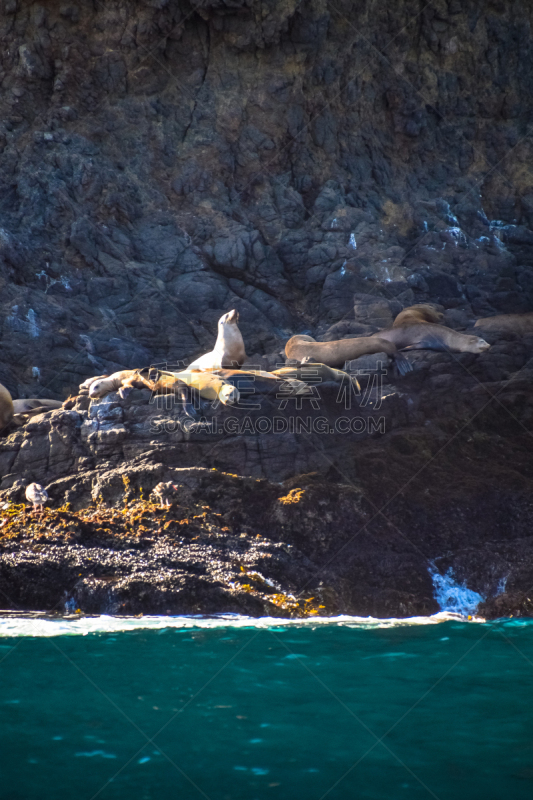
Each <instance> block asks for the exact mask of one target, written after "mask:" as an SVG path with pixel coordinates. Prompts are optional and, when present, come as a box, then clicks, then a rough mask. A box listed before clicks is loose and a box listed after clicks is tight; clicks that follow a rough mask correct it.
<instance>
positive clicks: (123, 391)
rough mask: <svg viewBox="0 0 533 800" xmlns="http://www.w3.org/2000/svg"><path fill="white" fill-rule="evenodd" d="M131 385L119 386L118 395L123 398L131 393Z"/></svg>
mask: <svg viewBox="0 0 533 800" xmlns="http://www.w3.org/2000/svg"><path fill="white" fill-rule="evenodd" d="M131 390H132V387H131V386H121V387H120V389H119V390H118V393H119V395H120V397H121V398H122V399H123V400H125V399H126V397H127V396H128V395H129V394H131Z"/></svg>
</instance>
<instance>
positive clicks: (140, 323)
mask: <svg viewBox="0 0 533 800" xmlns="http://www.w3.org/2000/svg"><path fill="white" fill-rule="evenodd" d="M532 16H533V10H532V9H531V6H530V4H528V3H526V2H517V3H513V4H510V5H509V4H506V3H501V2H496V1H495V2H487V3H485V4H484V5H483V9H481V7H480V6H479V3H476V2H469V0H465V2H461V3H459V2H456V0H448V2H446V0H435V2H432V3H431V4H430V5H429V6H427V7H426V6H425V4H424V3H422V2H401V1H400V2H398V3H395V4H394V5H393V6H391V4H386V5H385V6H383V4H381V5H380V4H376V3H374V2H370V1H369V2H364V1H363V0H357V1H353V2H342V0H339V2H337V0H335V2H334V3H329V4H327V3H322V2H307V0H305V1H304V2H295V1H294V2H293V1H292V0H291V1H290V2H287V1H286V0H272V2H269V3H266V4H265V3H255V2H239V0H237V2H234V3H225V2H208V1H207V0H196V2H192V3H191V4H188V3H184V2H175V1H174V0H153V1H152V2H135V0H120V2H114V3H100V2H91V3H66V2H53V0H48V1H47V2H43V3H41V4H38V3H34V2H25V1H24V0H3V3H2V14H1V17H0V25H1V36H2V42H3V43H4V47H3V48H2V52H1V54H0V59H1V71H0V80H1V86H2V92H1V96H0V112H1V114H0V116H1V119H2V122H1V124H0V146H1V149H2V154H1V156H0V203H1V205H0V215H1V226H2V235H1V240H0V275H1V279H2V294H1V305H2V314H1V317H2V368H1V373H0V380H2V381H3V382H4V383H6V385H7V386H8V387H9V389H10V390H12V392H13V393H14V395H15V396H22V395H28V394H30V395H36V394H37V395H42V394H43V393H46V392H48V393H49V394H50V395H51V396H52V395H53V396H55V397H58V396H66V395H67V394H68V393H69V391H72V390H73V389H74V388H76V387H77V385H78V383H79V382H80V378H84V377H87V376H88V375H91V374H95V372H100V371H103V370H106V369H111V370H113V369H114V368H116V367H118V366H137V365H139V364H144V363H149V362H152V361H158V362H159V361H165V360H170V361H172V360H176V361H178V360H180V359H185V358H190V357H192V356H195V355H197V354H199V353H201V352H202V351H205V350H206V349H210V347H211V344H212V342H213V336H214V333H215V329H216V321H217V318H218V316H220V313H221V312H222V311H224V310H228V309H230V308H232V307H236V308H238V310H239V312H240V314H241V321H242V329H243V333H244V337H245V340H246V342H247V347H248V353H249V354H250V355H256V354H277V353H278V352H279V351H280V350H281V349H282V347H283V344H284V342H285V340H286V339H287V337H288V336H289V335H290V334H292V333H294V332H303V331H304V330H308V331H311V332H312V333H313V334H318V335H322V336H326V337H327V336H328V335H335V336H336V335H338V333H339V331H340V332H341V333H342V334H344V335H345V334H347V333H350V332H352V333H361V332H365V330H367V329H372V330H376V328H377V327H379V326H380V325H382V324H383V323H386V322H387V321H389V320H390V319H391V315H392V314H394V313H395V312H396V311H397V310H399V308H401V306H403V305H408V304H409V303H410V302H412V301H420V300H424V299H427V298H430V299H431V300H433V301H437V302H440V303H442V304H443V305H444V306H445V308H446V309H447V312H448V313H447V322H448V323H449V324H451V325H452V326H455V325H457V326H464V325H466V324H467V323H468V321H469V320H471V319H473V318H474V317H476V316H480V315H488V314H490V313H493V312H494V311H500V312H508V311H524V310H529V309H531V308H533V278H532V275H531V270H530V269H529V267H530V266H531V258H532V252H533V251H532V248H531V244H532V242H533V233H532V231H531V225H532V223H533V219H532V214H533V194H532V193H531V184H532V180H531V177H532V176H531V163H532V157H531V138H530V133H531V100H530V98H531V93H532V87H533V58H532V41H531V30H530V26H531V19H532ZM368 294H371V295H372V297H377V298H381V300H382V302H381V304H380V305H379V308H377V309H376V308H374V307H372V306H370V307H368V303H367V302H365V300H366V298H365V297H364V296H365V295H368ZM354 299H355V305H356V311H358V312H359V313H357V314H356V315H355V316H354ZM334 326H336V327H334ZM339 326H341V327H339Z"/></svg>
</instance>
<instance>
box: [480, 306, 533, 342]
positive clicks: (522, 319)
mask: <svg viewBox="0 0 533 800" xmlns="http://www.w3.org/2000/svg"><path fill="white" fill-rule="evenodd" d="M474 328H484V329H485V330H487V331H502V332H505V333H516V334H518V335H519V336H526V334H528V333H533V311H528V312H527V313H526V314H496V315H495V316H494V317H485V318H483V319H478V320H477V322H476V324H475V325H474Z"/></svg>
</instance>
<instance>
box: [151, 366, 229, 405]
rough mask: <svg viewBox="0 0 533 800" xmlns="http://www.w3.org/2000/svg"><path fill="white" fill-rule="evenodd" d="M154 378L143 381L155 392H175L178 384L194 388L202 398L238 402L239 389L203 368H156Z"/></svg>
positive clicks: (225, 403)
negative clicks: (172, 370)
mask: <svg viewBox="0 0 533 800" xmlns="http://www.w3.org/2000/svg"><path fill="white" fill-rule="evenodd" d="M157 373H158V374H157V377H156V379H155V380H150V381H147V382H146V383H145V386H149V388H151V389H152V390H153V391H154V392H155V393H156V394H176V393H178V391H179V389H180V385H181V386H183V385H184V384H185V385H186V386H190V387H191V388H192V389H196V391H197V392H198V393H199V395H200V397H203V398H204V400H220V402H221V403H223V404H224V405H227V406H231V405H234V404H235V403H238V402H239V397H240V395H239V390H238V389H236V388H235V386H233V384H231V383H229V382H228V381H225V380H224V379H223V378H221V377H220V376H219V375H215V374H214V373H212V372H204V371H203V370H183V371H182V372H170V371H169V372H167V371H166V370H158V371H157Z"/></svg>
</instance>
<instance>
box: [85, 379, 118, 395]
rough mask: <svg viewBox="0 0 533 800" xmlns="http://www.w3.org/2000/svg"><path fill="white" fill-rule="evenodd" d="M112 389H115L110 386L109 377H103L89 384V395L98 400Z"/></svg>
mask: <svg viewBox="0 0 533 800" xmlns="http://www.w3.org/2000/svg"><path fill="white" fill-rule="evenodd" d="M112 391H113V389H112V388H110V386H109V378H101V379H100V380H98V381H94V383H91V385H90V386H89V397H91V398H92V399H93V400H97V399H98V398H100V397H103V396H104V395H106V394H108V393H109V392H112Z"/></svg>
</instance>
